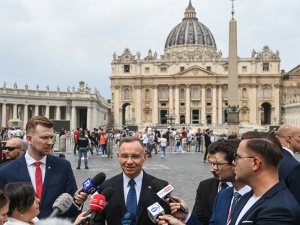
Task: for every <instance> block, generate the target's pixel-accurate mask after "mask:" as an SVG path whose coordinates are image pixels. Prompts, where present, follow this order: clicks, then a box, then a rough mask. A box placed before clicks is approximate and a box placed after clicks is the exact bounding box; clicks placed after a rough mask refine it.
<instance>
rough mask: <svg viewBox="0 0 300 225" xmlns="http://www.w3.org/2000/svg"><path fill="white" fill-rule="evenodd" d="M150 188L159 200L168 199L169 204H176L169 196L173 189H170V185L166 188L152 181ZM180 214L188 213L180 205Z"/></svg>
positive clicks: (156, 181)
mask: <svg viewBox="0 0 300 225" xmlns="http://www.w3.org/2000/svg"><path fill="white" fill-rule="evenodd" d="M150 186H151V188H152V189H153V190H154V191H155V192H157V193H156V194H157V195H158V197H160V198H161V199H167V198H169V199H170V202H172V203H174V202H178V201H176V200H175V199H174V198H172V196H171V192H172V191H173V190H174V188H173V187H172V185H171V184H169V185H167V186H166V187H164V186H163V185H162V184H161V183H160V182H159V181H158V180H152V181H151V183H150ZM179 209H180V210H181V211H182V212H184V213H185V214H187V213H188V211H187V210H186V209H185V208H184V207H183V206H182V205H181V204H180V208H179Z"/></svg>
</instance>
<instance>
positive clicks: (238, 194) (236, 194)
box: [230, 192, 242, 219]
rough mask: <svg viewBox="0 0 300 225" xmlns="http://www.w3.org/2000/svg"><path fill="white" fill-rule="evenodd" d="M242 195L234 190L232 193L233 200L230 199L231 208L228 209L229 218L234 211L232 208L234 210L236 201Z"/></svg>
mask: <svg viewBox="0 0 300 225" xmlns="http://www.w3.org/2000/svg"><path fill="white" fill-rule="evenodd" d="M241 197H242V195H241V194H240V193H238V192H234V194H233V201H232V204H231V210H230V219H231V217H232V215H233V213H234V210H235V207H236V205H237V203H238V201H239V200H240V198H241Z"/></svg>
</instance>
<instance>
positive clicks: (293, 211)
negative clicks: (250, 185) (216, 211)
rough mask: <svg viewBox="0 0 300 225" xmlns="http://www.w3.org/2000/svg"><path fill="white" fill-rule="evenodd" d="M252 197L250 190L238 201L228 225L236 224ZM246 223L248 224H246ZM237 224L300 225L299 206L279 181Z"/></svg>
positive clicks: (282, 182)
mask: <svg viewBox="0 0 300 225" xmlns="http://www.w3.org/2000/svg"><path fill="white" fill-rule="evenodd" d="M252 195H253V191H252V190H251V191H250V192H248V193H246V194H245V195H243V196H242V197H241V199H240V200H239V201H238V204H237V206H236V208H235V211H234V213H233V215H232V219H231V222H230V225H234V224H235V223H236V220H237V218H238V216H239V214H240V212H241V210H242V209H243V207H244V206H245V204H246V203H247V202H248V200H249V199H250V198H251V196H252ZM246 221H249V222H247V223H246ZM238 224H249V225H250V224H256V225H274V224H275V225H276V224H278V225H285V224H294V225H296V224H300V206H299V204H298V203H297V201H296V200H295V198H294V197H293V195H292V194H291V192H290V191H289V190H288V189H287V187H286V185H285V183H284V181H283V180H281V181H279V182H278V183H277V184H275V185H274V186H273V187H272V188H271V189H269V190H268V191H267V192H266V193H265V194H264V195H263V196H261V197H260V199H258V200H257V201H256V202H255V203H254V205H252V206H251V207H250V209H249V210H248V211H247V212H246V213H245V215H244V216H243V217H242V218H241V220H240V222H239V223H238Z"/></svg>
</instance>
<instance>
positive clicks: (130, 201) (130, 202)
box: [127, 179, 137, 214]
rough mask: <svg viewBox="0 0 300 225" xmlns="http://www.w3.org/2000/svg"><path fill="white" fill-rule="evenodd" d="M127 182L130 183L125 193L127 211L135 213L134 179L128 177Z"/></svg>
mask: <svg viewBox="0 0 300 225" xmlns="http://www.w3.org/2000/svg"><path fill="white" fill-rule="evenodd" d="M128 184H129V185H130V189H129V192H128V195H127V212H129V213H134V214H136V209H137V199H136V191H135V188H134V185H135V181H134V179H130V181H129V182H128Z"/></svg>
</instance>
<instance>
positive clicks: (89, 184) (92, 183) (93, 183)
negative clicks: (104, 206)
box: [82, 172, 106, 194]
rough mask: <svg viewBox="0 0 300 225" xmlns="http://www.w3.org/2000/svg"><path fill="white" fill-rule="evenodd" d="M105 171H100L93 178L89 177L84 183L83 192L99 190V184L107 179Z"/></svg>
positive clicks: (91, 192)
mask: <svg viewBox="0 0 300 225" xmlns="http://www.w3.org/2000/svg"><path fill="white" fill-rule="evenodd" d="M105 178H106V175H105V173H102V172H101V173H98V174H97V175H96V176H95V177H94V178H93V179H91V178H88V179H86V181H84V182H83V183H82V187H83V192H85V193H88V194H94V193H95V192H96V191H97V190H98V186H99V185H100V184H102V183H103V182H104V181H105Z"/></svg>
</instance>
